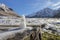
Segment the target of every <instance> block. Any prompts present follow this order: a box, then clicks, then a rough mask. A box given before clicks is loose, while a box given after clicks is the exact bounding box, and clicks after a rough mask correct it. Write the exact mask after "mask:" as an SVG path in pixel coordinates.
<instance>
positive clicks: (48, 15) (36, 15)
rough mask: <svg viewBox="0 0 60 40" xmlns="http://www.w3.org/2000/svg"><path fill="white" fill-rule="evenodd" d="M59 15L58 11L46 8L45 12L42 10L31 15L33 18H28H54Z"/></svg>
mask: <svg viewBox="0 0 60 40" xmlns="http://www.w3.org/2000/svg"><path fill="white" fill-rule="evenodd" d="M59 11H60V10H59ZM57 14H58V10H53V9H50V8H44V9H43V10H40V11H38V12H36V13H33V14H31V15H32V16H31V15H30V16H26V17H29V18H53V17H54V16H55V15H57Z"/></svg>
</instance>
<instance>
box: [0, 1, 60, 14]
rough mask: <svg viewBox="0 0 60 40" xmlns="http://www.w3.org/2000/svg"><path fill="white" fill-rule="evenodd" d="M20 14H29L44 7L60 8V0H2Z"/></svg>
mask: <svg viewBox="0 0 60 40" xmlns="http://www.w3.org/2000/svg"><path fill="white" fill-rule="evenodd" d="M0 3H4V4H5V5H7V6H8V7H10V8H12V9H13V10H14V11H15V12H16V13H17V14H19V15H28V14H32V13H35V12H37V11H39V10H42V9H44V8H47V7H48V8H51V9H58V8H60V0H0Z"/></svg>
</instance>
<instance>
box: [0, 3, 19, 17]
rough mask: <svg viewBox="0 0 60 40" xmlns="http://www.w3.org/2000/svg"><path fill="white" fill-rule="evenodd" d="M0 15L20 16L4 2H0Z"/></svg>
mask: <svg viewBox="0 0 60 40" xmlns="http://www.w3.org/2000/svg"><path fill="white" fill-rule="evenodd" d="M0 16H15V17H20V16H19V15H17V14H16V13H15V12H14V10H13V9H12V8H9V7H7V6H6V5H5V4H1V3H0Z"/></svg>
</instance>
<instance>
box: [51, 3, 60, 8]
mask: <svg viewBox="0 0 60 40" xmlns="http://www.w3.org/2000/svg"><path fill="white" fill-rule="evenodd" d="M58 5H60V2H57V3H55V4H53V5H52V7H56V6H58Z"/></svg>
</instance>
